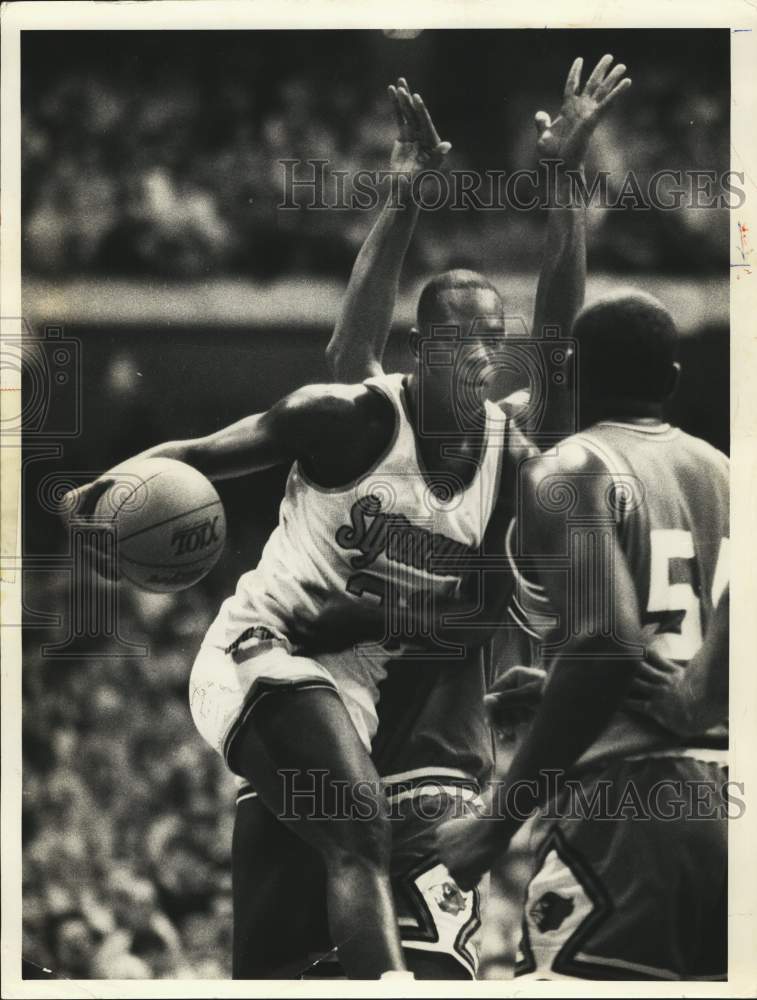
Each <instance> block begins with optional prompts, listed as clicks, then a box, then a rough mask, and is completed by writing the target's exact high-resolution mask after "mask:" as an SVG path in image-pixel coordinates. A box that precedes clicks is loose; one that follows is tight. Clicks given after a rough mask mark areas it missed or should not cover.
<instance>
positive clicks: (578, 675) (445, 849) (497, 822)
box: [439, 448, 643, 887]
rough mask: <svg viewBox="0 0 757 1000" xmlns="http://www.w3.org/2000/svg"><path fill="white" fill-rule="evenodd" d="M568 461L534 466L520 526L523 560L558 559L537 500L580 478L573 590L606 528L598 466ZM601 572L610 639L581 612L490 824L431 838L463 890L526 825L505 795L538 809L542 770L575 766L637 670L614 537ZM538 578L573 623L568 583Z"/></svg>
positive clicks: (465, 823) (591, 613)
mask: <svg viewBox="0 0 757 1000" xmlns="http://www.w3.org/2000/svg"><path fill="white" fill-rule="evenodd" d="M568 452H569V453H568V454H567V455H562V456H561V457H558V460H557V461H558V465H559V467H556V466H555V461H554V460H550V461H549V462H546V461H544V460H538V461H536V462H534V463H533V467H532V469H531V470H530V472H529V475H528V476H527V482H526V485H525V488H524V491H523V492H524V496H523V505H522V517H523V522H524V523H528V524H530V525H531V526H532V530H531V531H530V532H529V536H528V548H527V551H528V553H529V556H533V557H538V558H541V559H544V560H547V561H548V560H550V559H551V558H554V557H555V556H556V555H557V554H560V553H564V552H565V546H566V527H565V518H564V515H562V514H555V515H550V514H549V513H548V512H547V511H546V510H545V507H544V504H543V502H542V501H541V500H540V489H541V484H542V483H543V482H544V481H545V480H546V479H547V478H548V477H549V478H552V477H554V476H555V475H558V476H559V475H560V473H564V475H565V478H566V481H567V482H568V483H570V481H571V480H572V481H573V482H575V481H576V480H575V477H576V476H580V482H581V483H582V491H581V496H580V498H579V501H578V503H579V504H580V511H578V512H577V513H580V514H581V515H582V518H583V519H584V521H586V522H592V521H593V522H594V523H593V524H592V523H588V524H586V526H584V527H581V525H580V524H579V525H578V526H577V527H576V529H575V531H576V534H575V535H574V536H573V543H574V551H575V552H579V553H580V555H579V556H578V558H577V561H576V563H575V564H574V566H573V568H572V575H573V579H574V580H581V579H584V580H585V579H589V578H590V577H589V576H588V575H587V574H590V573H591V574H596V573H597V565H596V561H595V557H594V556H593V555H592V553H593V552H594V551H595V547H594V544H593V542H595V541H596V539H595V538H594V539H593V538H592V536H596V533H597V522H598V521H602V520H604V521H605V522H606V520H607V501H606V497H605V492H606V479H605V477H604V476H603V474H602V473H603V469H604V466H603V465H602V464H601V463H600V462H599V460H598V459H596V458H594V457H593V456H592V455H591V454H589V453H588V452H585V451H584V449H576V448H572V449H568ZM577 452H578V453H579V454H578V455H577V454H576V453H577ZM593 484H594V485H593ZM604 565H606V566H608V568H609V571H608V572H607V573H606V575H605V578H604V585H605V586H606V588H607V594H606V597H607V599H608V600H609V601H610V602H611V603H610V605H609V606H610V607H612V608H613V609H614V621H613V625H614V628H613V635H612V636H611V637H607V636H602V629H601V628H599V627H598V626H599V622H598V621H597V620H596V618H595V616H596V615H597V614H598V613H599V609H598V604H599V603H601V602H596V603H595V604H593V605H589V606H587V607H585V608H583V609H582V613H581V615H580V618H579V620H578V623H577V627H576V626H574V629H575V630H574V631H571V632H570V633H569V634H568V636H567V639H566V641H565V642H564V643H563V644H562V645H561V647H560V651H559V653H558V654H557V656H555V658H554V659H553V661H552V663H551V665H550V669H549V671H548V675H549V676H548V681H547V683H546V684H545V688H544V693H543V697H542V700H541V703H540V705H539V708H538V710H537V712H536V714H535V716H534V721H533V723H532V725H531V726H530V728H529V730H528V732H527V735H526V737H525V739H524V740H523V742H522V744H521V746H520V747H519V749H518V750H517V752H516V754H515V756H514V758H513V761H512V764H511V765H510V768H509V770H508V772H507V775H506V776H505V779H504V781H503V782H502V784H501V786H499V787H498V788H497V789H496V790H495V795H494V802H495V815H494V817H493V818H488V817H469V818H465V819H460V820H454V821H452V822H450V823H449V824H445V825H444V826H443V827H442V828H441V830H440V832H439V850H440V854H441V857H442V858H443V860H444V861H445V862H446V863H447V866H448V867H449V869H450V871H451V872H452V874H453V876H454V877H455V878H456V880H457V881H458V883H459V884H460V886H461V887H468V886H471V885H475V884H476V883H477V882H478V880H479V879H480V877H481V876H482V875H483V873H484V872H485V871H487V870H488V869H489V868H490V867H491V865H492V863H493V861H494V859H495V858H496V857H497V855H498V854H500V853H502V852H503V851H505V850H506V849H507V845H508V844H509V842H510V840H511V839H512V837H513V835H514V834H515V832H516V831H517V830H518V828H519V827H520V826H521V824H522V823H523V821H524V819H525V818H526V815H525V811H524V812H521V811H520V810H519V811H518V812H517V813H515V814H514V813H513V810H512V809H511V808H509V805H510V804H511V803H509V802H508V799H509V795H510V794H512V789H513V788H516V787H518V788H528V789H529V799H530V801H529V803H528V807H527V808H536V807H538V806H539V805H541V804H542V803H543V799H542V796H543V791H544V786H543V781H541V776H542V775H543V774H544V773H545V772H547V771H550V770H555V771H558V772H561V773H564V772H565V771H568V770H569V769H570V768H571V767H572V766H573V765H574V764H575V762H576V761H577V760H578V759H579V757H580V756H581V754H582V753H583V752H584V751H585V750H586V749H588V747H590V746H591V745H592V743H593V742H594V741H595V740H596V739H597V737H598V736H599V735H600V734H601V733H602V731H603V730H604V729H605V728H606V726H607V725H608V723H609V722H610V720H611V719H612V717H613V715H614V714H615V712H616V711H617V710H618V709H619V708H621V706H622V705H623V702H624V699H625V698H626V695H627V693H628V690H629V687H630V684H631V682H632V680H633V677H634V675H635V674H636V672H637V671H638V669H639V666H640V658H638V657H635V656H633V655H631V653H630V652H629V649H630V648H632V647H633V646H635V647H636V648H637V649H641V648H643V643H642V642H641V635H642V630H641V621H640V614H639V608H638V602H637V599H636V592H635V589H634V585H633V579H632V577H631V573H630V571H629V568H628V564H627V562H626V557H625V555H624V553H623V551H622V549H621V547H620V544H619V542H618V540H617V537H616V536H615V534H614V533H613V540H612V542H611V552H610V558H609V559H608V560H607V561H606V562H605V563H604ZM540 578H541V579H542V583H543V585H544V587H545V589H546V592H547V596H548V597H549V599H550V602H551V604H552V606H553V607H554V609H555V610H556V612H557V614H558V616H559V621H560V622H568V621H570V620H571V619H574V620H575V613H576V608H575V606H574V605H575V598H574V596H573V592H572V588H571V585H570V582H569V580H568V579H567V575H566V574H559V575H557V574H554V573H545V574H543V575H540ZM592 578H594V579H596V577H592ZM526 783H530V784H529V785H527V784H526ZM537 788H538V789H539V791H538V792H537V791H536V789H537ZM525 798H526V796H523V799H522V800H521V803H520V804H521V805H522V804H523V800H524V799H525Z"/></svg>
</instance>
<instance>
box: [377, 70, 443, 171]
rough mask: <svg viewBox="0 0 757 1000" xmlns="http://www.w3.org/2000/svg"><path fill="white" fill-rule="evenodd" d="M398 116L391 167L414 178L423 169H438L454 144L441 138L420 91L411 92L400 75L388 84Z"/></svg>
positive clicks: (390, 161)
mask: <svg viewBox="0 0 757 1000" xmlns="http://www.w3.org/2000/svg"><path fill="white" fill-rule="evenodd" d="M389 97H390V98H391V101H392V107H393V108H394V114H395V117H396V119H397V130H398V134H397V139H396V140H395V142H394V146H393V147H392V152H391V156H390V158H389V169H390V170H392V171H395V172H397V173H402V174H407V175H409V176H410V178H411V179H412V178H413V177H415V176H417V175H418V174H420V173H422V172H423V171H424V170H436V169H438V168H439V167H440V166H441V164H442V162H443V161H444V158H445V156H446V155H447V153H449V151H450V149H452V146H451V144H450V143H449V142H442V141H441V139H440V138H439V133H438V132H437V131H436V128H435V127H434V123H433V121H432V120H431V115H430V114H429V113H428V108H427V107H426V105H425V104H424V103H423V98H422V97H421V95H420V94H411V93H410V88H409V87H408V84H407V80H406V79H405V78H404V76H401V77H400V78H399V79H398V80H397V86H396V87H395V86H390V87H389Z"/></svg>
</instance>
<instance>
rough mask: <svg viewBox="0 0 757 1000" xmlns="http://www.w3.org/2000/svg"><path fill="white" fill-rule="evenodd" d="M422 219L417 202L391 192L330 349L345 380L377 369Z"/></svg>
mask: <svg viewBox="0 0 757 1000" xmlns="http://www.w3.org/2000/svg"><path fill="white" fill-rule="evenodd" d="M417 219H418V206H417V205H416V204H414V203H413V202H412V201H410V202H409V203H407V204H405V205H403V206H400V205H398V204H397V202H396V199H394V197H393V195H390V197H389V199H388V200H387V203H386V204H385V205H384V207H383V209H382V210H381V214H380V215H379V217H378V219H377V220H376V223H375V224H374V226H373V228H372V229H371V231H370V233H369V234H368V237H367V238H366V241H365V243H364V244H363V246H362V248H361V250H360V253H359V254H358V257H357V260H356V261H355V265H354V267H353V269H352V274H351V275H350V280H349V284H348V286H347V291H346V293H345V296H344V302H343V304H342V309H341V312H340V315H339V318H338V320H337V323H336V327H335V328H334V333H333V335H332V337H331V340H330V341H329V344H328V347H327V348H326V360H327V363H328V365H329V368H330V370H331V373H332V375H333V376H334V377H335V378H337V379H339V380H340V381H344V382H352V381H362V379H363V378H365V377H366V375H367V374H371V373H372V370H374V369H375V370H376V371H378V366H379V365H380V363H381V358H382V357H383V354H384V348H385V347H386V341H387V339H388V337H389V332H390V330H391V325H392V316H393V315H394V306H395V302H396V299H397V291H398V288H399V279H400V274H401V273H402V265H403V263H404V260H405V255H406V253H407V249H408V247H409V245H410V240H411V239H412V236H413V232H414V230H415V225H416V222H417Z"/></svg>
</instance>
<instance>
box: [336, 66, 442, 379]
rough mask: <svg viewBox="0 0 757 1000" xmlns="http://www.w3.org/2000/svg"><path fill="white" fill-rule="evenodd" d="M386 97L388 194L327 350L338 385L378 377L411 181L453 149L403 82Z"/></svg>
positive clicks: (406, 231) (409, 230) (405, 236)
mask: <svg viewBox="0 0 757 1000" xmlns="http://www.w3.org/2000/svg"><path fill="white" fill-rule="evenodd" d="M389 97H390V99H391V101H392V106H393V108H394V113H395V117H396V120H397V138H396V140H395V142H394V145H393V147H392V151H391V155H390V158H389V171H390V173H391V175H392V182H391V185H390V191H389V194H388V196H387V200H386V202H385V204H384V207H383V208H382V210H381V213H380V215H379V217H378V219H377V220H376V223H375V225H374V226H373V228H372V229H371V231H370V233H369V234H368V236H367V238H366V241H365V243H364V244H363V247H362V249H361V250H360V253H359V254H358V257H357V260H356V261H355V265H354V267H353V269H352V274H351V275H350V280H349V284H348V286H347V291H346V292H345V296H344V300H343V302H342V308H341V311H340V314H339V317H338V319H337V322H336V326H335V327H334V332H333V335H332V337H331V340H330V341H329V344H328V347H327V348H326V360H327V363H328V365H329V368H330V371H331V374H332V375H333V376H334V378H336V379H338V380H339V381H342V382H360V381H362V380H363V379H365V378H368V377H369V376H371V375H379V374H381V372H382V367H381V360H382V358H383V355H384V348H385V347H386V341H387V338H388V337H389V333H390V330H391V325H392V315H393V314H394V305H395V301H396V299H397V289H398V286H399V279H400V274H401V272H402V265H403V262H404V260H405V254H406V253H407V248H408V246H409V245H410V240H411V239H412V236H413V232H414V230H415V225H416V223H417V221H418V205H417V204H416V203H415V202H414V199H413V197H412V185H413V181H414V180H415V178H416V177H418V176H419V175H420V174H421V173H423V171H424V170H431V169H436V168H438V167H439V166H441V164H442V162H443V160H444V157H445V156H446V155H447V153H448V152H449V151H450V149H451V148H452V147H451V146H450V144H449V143H448V142H442V141H441V140H440V138H439V134H438V132H437V131H436V128H435V127H434V123H433V122H432V120H431V116H430V115H429V112H428V109H427V108H426V105H425V103H424V101H423V98H422V97H421V96H420V94H411V93H410V88H409V87H408V84H407V81H406V80H405V78H404V77H400V78H399V80H398V81H397V86H396V87H395V86H390V87H389Z"/></svg>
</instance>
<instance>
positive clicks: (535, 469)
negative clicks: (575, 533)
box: [521, 435, 609, 518]
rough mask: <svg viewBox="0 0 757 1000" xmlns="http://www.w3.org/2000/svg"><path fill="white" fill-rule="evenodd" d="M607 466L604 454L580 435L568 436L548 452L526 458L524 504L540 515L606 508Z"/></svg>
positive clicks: (522, 479)
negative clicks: (568, 510) (569, 510)
mask: <svg viewBox="0 0 757 1000" xmlns="http://www.w3.org/2000/svg"><path fill="white" fill-rule="evenodd" d="M608 473H609V469H608V465H607V462H606V461H605V459H604V458H603V456H602V455H601V453H598V452H597V451H596V450H595V449H593V448H591V447H590V446H589V444H588V443H587V442H586V441H582V440H581V439H580V438H579V436H578V435H575V436H574V437H570V438H566V439H565V440H564V441H561V442H560V443H559V444H558V445H555V446H554V447H553V448H550V449H548V450H547V451H544V452H540V453H536V454H534V455H532V456H530V457H529V458H527V459H526V460H525V461H524V462H523V465H522V478H521V486H522V488H523V491H524V492H523V507H524V509H533V510H534V511H535V512H538V514H539V516H540V518H541V517H543V516H545V515H547V514H550V515H558V514H559V515H563V514H564V513H565V511H566V510H567V509H571V510H572V511H573V512H574V513H575V512H577V511H583V512H584V513H585V514H587V515H588V514H593V513H595V512H596V511H597V510H600V509H601V510H604V508H605V505H606V491H607V479H608Z"/></svg>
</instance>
